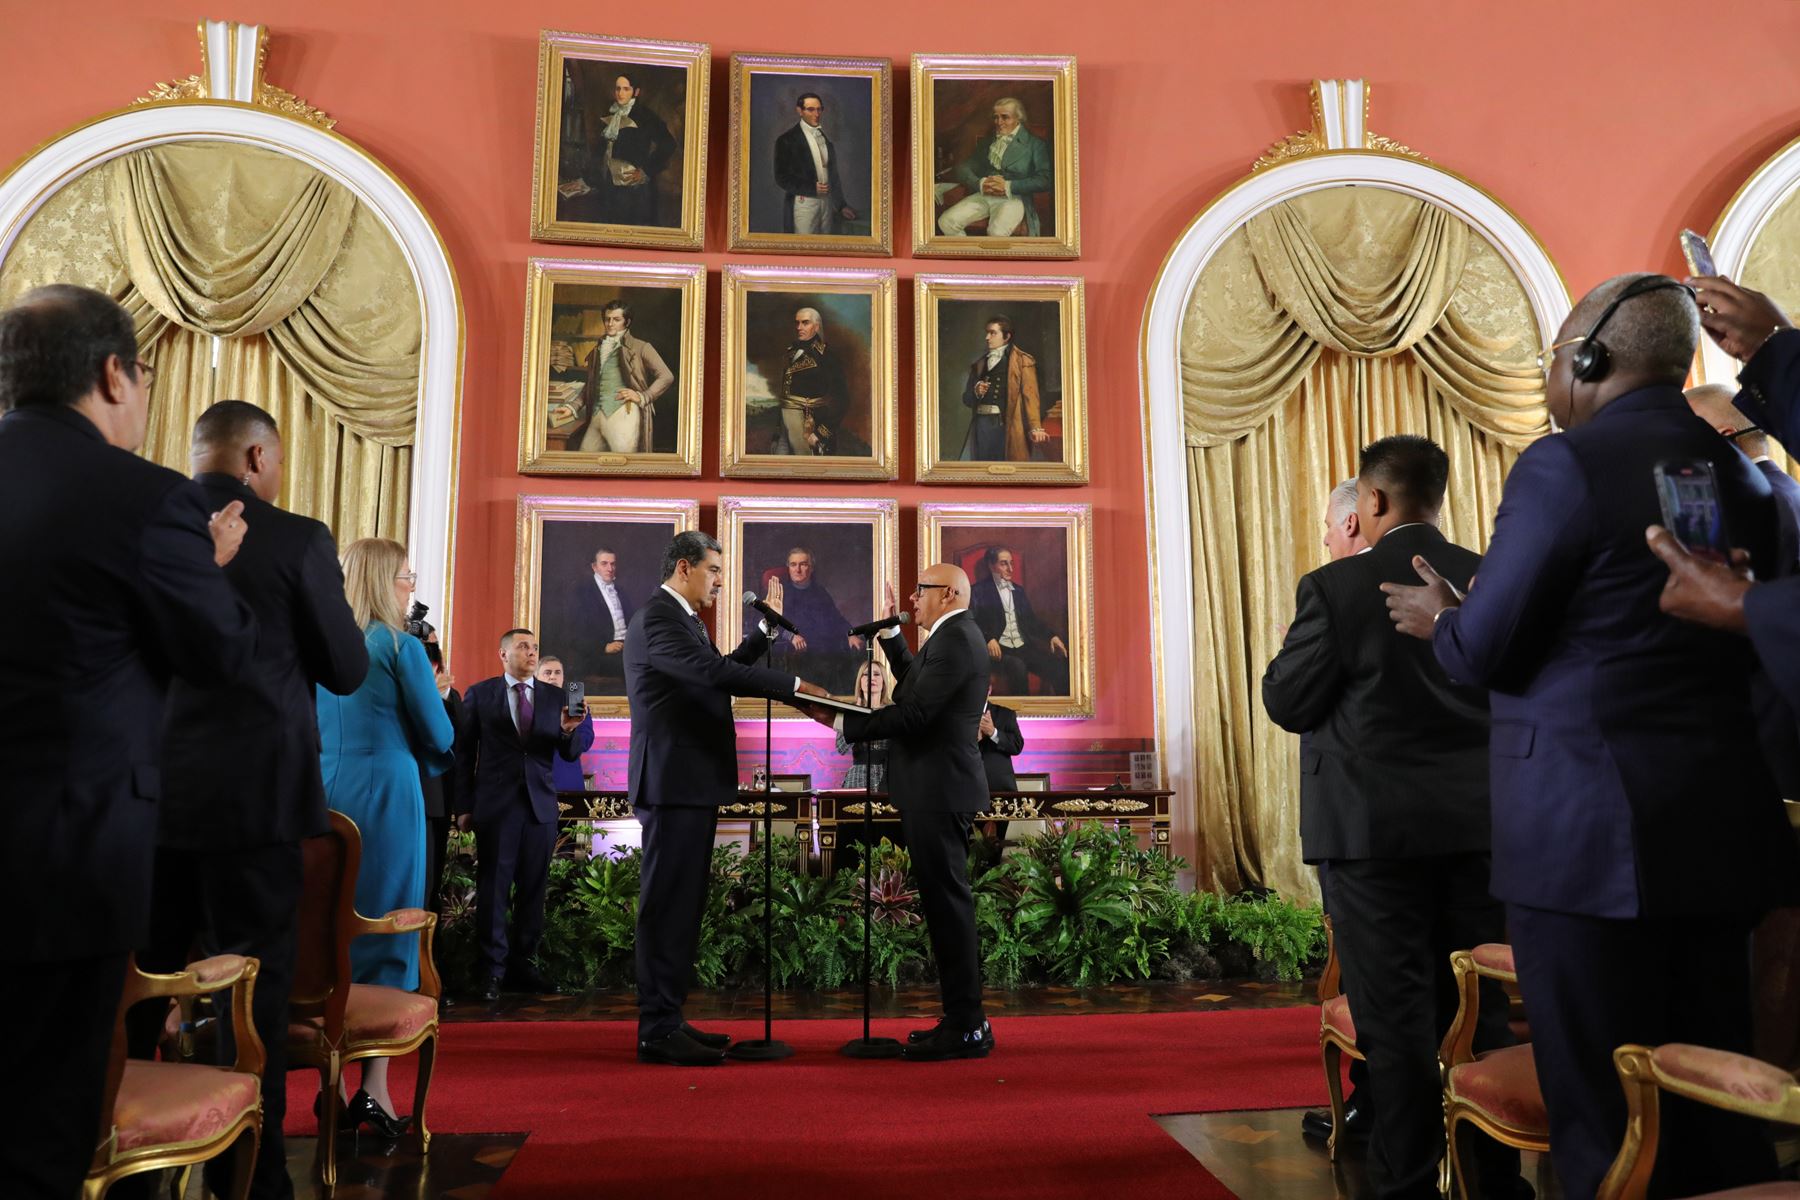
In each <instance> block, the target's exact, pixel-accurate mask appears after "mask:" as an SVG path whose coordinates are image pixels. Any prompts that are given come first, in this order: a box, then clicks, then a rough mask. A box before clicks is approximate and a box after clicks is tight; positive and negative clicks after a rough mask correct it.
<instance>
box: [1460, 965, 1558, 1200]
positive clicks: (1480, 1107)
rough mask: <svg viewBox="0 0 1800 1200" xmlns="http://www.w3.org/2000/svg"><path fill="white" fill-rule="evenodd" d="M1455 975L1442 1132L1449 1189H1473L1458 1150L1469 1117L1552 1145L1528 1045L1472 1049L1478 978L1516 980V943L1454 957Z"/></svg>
mask: <svg viewBox="0 0 1800 1200" xmlns="http://www.w3.org/2000/svg"><path fill="white" fill-rule="evenodd" d="M1450 970H1451V972H1452V973H1453V974H1454V975H1455V976H1456V989H1457V993H1458V1000H1457V1006H1456V1017H1455V1019H1454V1020H1452V1021H1451V1023H1450V1029H1449V1031H1448V1032H1446V1033H1445V1034H1444V1041H1443V1044H1442V1046H1441V1047H1440V1048H1439V1050H1438V1063H1439V1066H1440V1067H1441V1068H1442V1071H1443V1077H1444V1133H1445V1141H1446V1147H1447V1150H1446V1157H1447V1159H1448V1165H1449V1177H1448V1179H1446V1180H1445V1181H1444V1182H1445V1186H1446V1189H1447V1191H1446V1194H1449V1195H1454V1194H1455V1192H1457V1191H1461V1192H1462V1193H1463V1194H1464V1195H1467V1194H1468V1190H1467V1186H1466V1185H1465V1183H1464V1181H1463V1171H1462V1160H1461V1157H1460V1156H1459V1154H1458V1152H1457V1144H1456V1135H1457V1126H1458V1125H1461V1124H1462V1123H1464V1122H1468V1123H1469V1124H1471V1125H1474V1126H1475V1127H1476V1128H1477V1129H1479V1130H1481V1131H1482V1132H1483V1133H1485V1134H1487V1135H1488V1136H1489V1137H1491V1138H1493V1139H1494V1140H1495V1141H1498V1142H1502V1143H1504V1144H1506V1145H1508V1146H1512V1147H1515V1148H1516V1149H1519V1150H1535V1151H1537V1152H1538V1153H1540V1154H1545V1153H1548V1152H1549V1150H1550V1118H1549V1115H1548V1114H1547V1113H1546V1111H1545V1109H1544V1094H1543V1092H1542V1091H1541V1090H1540V1089H1539V1088H1538V1077H1537V1062H1536V1060H1534V1059H1533V1058H1532V1057H1531V1045H1530V1043H1524V1044H1521V1045H1517V1046H1503V1047H1501V1048H1500V1049H1498V1050H1486V1051H1483V1052H1482V1053H1480V1054H1477V1053H1475V1018H1476V1016H1477V1015H1478V1014H1479V1012H1480V1007H1481V981H1482V980H1483V979H1493V980H1498V981H1499V982H1501V983H1503V984H1507V985H1517V983H1518V981H1519V976H1518V972H1517V971H1516V970H1515V969H1514V967H1513V952H1512V947H1511V946H1507V945H1501V944H1499V943H1497V942H1490V943H1488V944H1486V945H1481V946H1477V947H1475V948H1474V949H1473V950H1458V951H1456V953H1454V954H1452V955H1451V956H1450Z"/></svg>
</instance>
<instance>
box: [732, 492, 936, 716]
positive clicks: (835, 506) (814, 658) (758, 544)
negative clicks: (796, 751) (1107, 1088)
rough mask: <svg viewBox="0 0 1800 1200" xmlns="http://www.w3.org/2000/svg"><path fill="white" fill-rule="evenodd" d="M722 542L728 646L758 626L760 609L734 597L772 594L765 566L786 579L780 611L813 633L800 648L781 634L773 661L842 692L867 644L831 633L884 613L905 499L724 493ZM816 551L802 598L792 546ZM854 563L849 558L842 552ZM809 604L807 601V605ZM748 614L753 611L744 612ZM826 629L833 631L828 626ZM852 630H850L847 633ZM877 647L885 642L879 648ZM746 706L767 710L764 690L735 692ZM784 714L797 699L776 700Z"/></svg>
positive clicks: (744, 711)
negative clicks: (785, 704) (839, 641)
mask: <svg viewBox="0 0 1800 1200" xmlns="http://www.w3.org/2000/svg"><path fill="white" fill-rule="evenodd" d="M719 542H720V544H721V545H723V546H724V547H725V587H724V592H723V595H724V596H725V597H726V598H725V599H724V600H723V601H721V605H720V607H721V611H720V612H719V614H718V615H717V616H716V617H715V618H714V624H713V628H714V629H716V630H718V635H719V646H720V648H721V649H723V650H726V651H729V650H730V649H731V648H732V647H733V646H736V645H737V644H738V642H739V641H740V640H741V639H742V638H743V636H744V630H745V629H747V628H750V627H752V626H753V625H754V624H755V622H756V620H757V618H755V617H754V615H753V612H754V610H750V609H749V608H748V606H746V605H744V604H741V603H739V602H738V598H739V597H741V596H743V594H744V593H745V592H751V591H753V592H755V593H756V594H757V596H758V597H762V596H765V595H767V594H768V587H767V585H766V583H765V576H767V575H770V574H774V575H776V576H778V577H779V578H781V579H782V581H783V584H784V592H785V595H784V598H783V603H784V611H785V613H786V615H787V616H788V617H789V618H790V619H792V620H793V621H794V623H795V624H796V625H798V626H799V627H800V629H801V634H802V636H803V637H804V636H805V635H806V633H807V632H808V631H809V630H810V631H811V632H812V634H813V639H814V640H813V641H812V642H809V643H808V644H807V645H806V646H805V648H804V650H798V649H796V647H795V644H794V639H793V637H792V636H791V635H786V634H778V636H777V639H776V641H775V643H774V645H773V646H772V657H771V665H773V666H774V667H775V668H776V669H778V670H784V671H792V672H793V673H794V674H795V675H798V676H799V677H800V678H802V679H805V680H807V681H808V682H810V683H817V684H820V685H821V686H823V687H824V688H825V689H826V690H827V691H829V692H830V693H832V694H833V695H837V696H847V695H849V694H850V692H851V688H852V687H853V685H854V683H855V679H856V668H857V667H858V666H859V665H860V664H861V662H862V660H863V655H864V654H865V653H866V650H858V649H853V648H852V647H850V645H849V644H848V642H847V640H846V643H845V645H843V646H841V647H839V646H836V645H834V644H829V643H828V644H827V645H824V646H821V645H818V644H816V643H817V642H819V641H821V640H824V639H826V638H829V639H831V641H832V642H835V640H836V637H837V636H838V634H839V633H842V632H843V631H845V630H847V629H848V628H849V627H850V626H853V625H861V624H863V623H864V622H865V621H871V620H874V619H875V618H876V617H877V616H879V615H880V612H881V608H882V605H883V604H884V603H885V596H886V589H887V588H888V587H890V586H893V585H894V583H895V581H896V579H897V578H898V572H899V565H900V506H899V502H898V501H895V500H881V499H875V500H863V499H852V498H849V497H823V496H720V497H719ZM796 548H804V549H806V550H808V551H810V552H811V557H812V563H811V568H812V569H811V571H810V580H809V587H808V589H807V590H808V591H809V592H810V593H812V595H811V598H810V599H809V600H807V601H805V602H803V601H801V600H800V599H799V592H798V591H797V590H796V589H795V588H794V587H793V575H794V570H795V568H794V567H793V565H792V556H791V555H790V551H792V550H794V549H796ZM847 558H848V559H850V560H851V561H850V562H849V565H847V566H846V565H844V564H845V560H846V559H847ZM803 604H804V607H803ZM747 614H749V615H747ZM824 631H829V632H824ZM846 637H847V635H846ZM876 653H877V655H878V656H879V654H880V651H879V650H877V652H876ZM734 704H735V707H736V711H737V712H738V714H739V715H741V716H752V715H756V714H759V713H761V712H762V710H763V703H762V701H760V700H754V699H740V700H737V701H734ZM775 715H776V716H778V717H797V716H799V714H798V713H797V712H795V711H793V710H792V709H788V710H787V711H785V712H784V711H783V709H782V708H781V707H780V706H777V708H776V709H775Z"/></svg>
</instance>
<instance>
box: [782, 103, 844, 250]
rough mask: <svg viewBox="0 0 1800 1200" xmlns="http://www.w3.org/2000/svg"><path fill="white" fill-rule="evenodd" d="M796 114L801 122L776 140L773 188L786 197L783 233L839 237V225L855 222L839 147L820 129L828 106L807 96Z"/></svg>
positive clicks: (797, 107) (783, 200)
mask: <svg viewBox="0 0 1800 1200" xmlns="http://www.w3.org/2000/svg"><path fill="white" fill-rule="evenodd" d="M794 113H795V115H796V116H798V117H799V118H800V120H799V122H798V123H797V124H796V125H795V126H794V127H793V128H792V129H790V130H788V131H787V132H786V133H784V134H782V135H781V136H780V137H778V138H776V139H775V183H776V186H778V187H779V188H781V190H782V193H783V196H782V204H781V231H782V232H783V233H803V234H821V233H823V234H831V233H836V232H838V222H839V221H854V220H856V210H855V209H854V208H851V207H850V203H849V201H847V200H845V199H844V183H843V180H842V179H840V178H839V177H838V154H837V147H836V146H834V145H832V143H831V139H830V138H828V137H826V136H825V130H824V129H823V128H822V127H821V125H820V122H821V121H822V120H824V117H825V101H824V100H822V99H820V97H819V94H818V93H817V92H806V93H805V94H803V95H802V96H801V97H800V98H799V99H798V100H796V101H794Z"/></svg>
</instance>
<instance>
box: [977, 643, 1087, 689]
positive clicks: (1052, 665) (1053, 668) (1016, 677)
mask: <svg viewBox="0 0 1800 1200" xmlns="http://www.w3.org/2000/svg"><path fill="white" fill-rule="evenodd" d="M988 665H989V666H990V667H991V668H992V669H993V673H994V674H995V675H997V676H998V677H999V681H1000V686H999V687H996V688H995V689H994V691H995V693H996V694H999V695H1005V696H1029V695H1030V694H1031V678H1030V677H1031V676H1033V675H1036V676H1037V677H1038V679H1039V681H1040V682H1041V683H1042V684H1043V685H1044V690H1043V693H1042V694H1043V695H1046V696H1066V695H1068V694H1069V660H1068V659H1066V658H1064V657H1063V656H1062V655H1060V654H1052V653H1051V652H1050V650H1049V648H1048V647H1047V646H1042V647H1040V646H1033V645H1032V644H1031V643H1030V642H1027V643H1025V644H1024V645H1023V646H1021V647H1019V648H1018V649H1017V650H1009V649H1007V648H1006V647H1004V646H1002V647H1001V648H1000V660H999V661H998V662H995V661H994V660H993V659H989V660H988Z"/></svg>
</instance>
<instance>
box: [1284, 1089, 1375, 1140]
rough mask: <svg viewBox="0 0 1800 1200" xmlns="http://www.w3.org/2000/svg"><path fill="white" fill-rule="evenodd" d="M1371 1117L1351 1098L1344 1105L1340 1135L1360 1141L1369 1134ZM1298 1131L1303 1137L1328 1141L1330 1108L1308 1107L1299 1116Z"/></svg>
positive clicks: (1329, 1135)
mask: <svg viewBox="0 0 1800 1200" xmlns="http://www.w3.org/2000/svg"><path fill="white" fill-rule="evenodd" d="M1372 1120H1373V1118H1371V1117H1370V1115H1369V1112H1368V1110H1367V1109H1365V1108H1364V1107H1363V1106H1362V1105H1360V1104H1358V1103H1357V1102H1356V1101H1355V1099H1352V1100H1351V1101H1350V1103H1349V1104H1347V1105H1345V1106H1344V1128H1343V1130H1342V1132H1341V1137H1342V1138H1343V1140H1346V1141H1361V1140H1363V1139H1364V1138H1367V1137H1368V1136H1369V1125H1370V1122H1371V1121H1372ZM1300 1133H1301V1135H1302V1136H1304V1137H1309V1138H1317V1139H1318V1140H1319V1141H1321V1142H1323V1141H1329V1140H1330V1138H1331V1110H1330V1109H1329V1108H1309V1109H1307V1110H1306V1112H1305V1113H1303V1114H1302V1115H1301V1117H1300Z"/></svg>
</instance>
